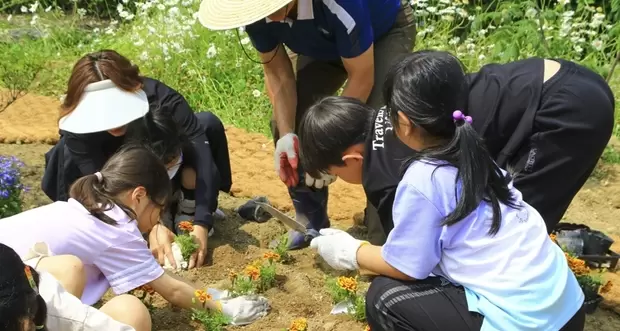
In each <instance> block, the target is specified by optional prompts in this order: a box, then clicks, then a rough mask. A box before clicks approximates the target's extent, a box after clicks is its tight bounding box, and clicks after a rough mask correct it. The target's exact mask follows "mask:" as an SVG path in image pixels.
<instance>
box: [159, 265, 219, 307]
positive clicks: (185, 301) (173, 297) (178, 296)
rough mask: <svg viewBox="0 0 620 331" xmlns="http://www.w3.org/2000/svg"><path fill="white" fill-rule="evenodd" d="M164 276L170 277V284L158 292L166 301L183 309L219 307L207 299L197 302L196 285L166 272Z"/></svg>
mask: <svg viewBox="0 0 620 331" xmlns="http://www.w3.org/2000/svg"><path fill="white" fill-rule="evenodd" d="M166 276H167V277H170V281H169V282H170V284H169V285H168V286H166V287H165V288H164V290H163V291H162V292H158V293H159V294H160V295H161V296H162V297H163V298H164V299H166V301H168V302H170V303H172V304H173V305H175V306H178V307H181V308H184V309H191V308H195V309H203V308H204V309H216V310H217V309H219V307H218V305H217V303H216V302H215V301H212V300H207V302H205V303H204V304H203V303H201V302H199V301H198V299H197V298H196V297H195V292H196V290H197V289H198V288H197V287H195V286H193V285H191V284H189V283H187V282H186V281H185V280H183V279H181V278H180V277H178V276H176V275H174V274H171V273H166Z"/></svg>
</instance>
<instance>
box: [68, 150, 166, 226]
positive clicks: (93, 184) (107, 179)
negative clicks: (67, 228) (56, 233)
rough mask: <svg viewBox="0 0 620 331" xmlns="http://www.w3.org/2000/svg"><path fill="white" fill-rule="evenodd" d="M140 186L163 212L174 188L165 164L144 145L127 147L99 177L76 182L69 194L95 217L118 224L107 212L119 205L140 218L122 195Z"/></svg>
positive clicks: (115, 156)
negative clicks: (125, 202) (123, 201)
mask: <svg viewBox="0 0 620 331" xmlns="http://www.w3.org/2000/svg"><path fill="white" fill-rule="evenodd" d="M98 175H100V176H101V179H100V178H99V177H98ZM140 186H142V187H144V188H145V189H146V193H147V195H148V197H149V198H150V199H151V201H153V203H155V204H157V205H158V206H160V207H162V210H163V209H164V207H165V206H166V205H167V204H168V202H169V201H170V199H171V195H172V186H171V183H170V179H169V178H168V171H167V170H166V167H165V166H164V164H163V163H162V161H161V160H160V159H159V158H158V157H157V156H156V155H155V154H154V153H153V152H152V151H150V150H149V149H148V148H147V147H145V146H143V145H140V144H127V145H124V146H123V147H122V148H121V149H120V150H119V151H118V152H117V153H116V154H114V155H113V156H112V157H111V158H110V159H109V160H108V161H107V162H106V163H105V165H104V166H103V168H102V169H101V171H100V172H99V174H92V175H86V176H84V177H82V178H80V179H78V180H77V181H75V183H73V185H71V189H70V192H69V195H70V197H71V198H73V199H75V200H77V201H79V202H80V203H81V204H82V205H83V206H84V208H86V209H87V210H88V211H89V212H90V213H91V215H93V216H95V217H97V218H98V219H100V220H101V221H103V222H105V223H107V224H112V225H115V224H116V221H115V220H113V219H112V218H111V217H109V216H107V215H106V214H105V213H104V212H105V211H107V210H110V209H112V208H113V207H114V205H116V206H118V207H119V208H121V209H122V210H123V211H124V212H125V213H127V215H128V216H129V217H131V218H132V219H136V213H135V211H133V210H132V209H131V208H129V207H128V206H126V205H125V204H123V203H122V202H121V201H120V198H119V195H121V194H122V193H125V192H127V191H129V190H133V189H135V188H137V187H140Z"/></svg>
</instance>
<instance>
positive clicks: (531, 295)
mask: <svg viewBox="0 0 620 331" xmlns="http://www.w3.org/2000/svg"><path fill="white" fill-rule="evenodd" d="M387 77H388V78H387V79H386V85H385V86H386V98H385V100H387V109H389V117H390V121H391V123H394V133H395V134H396V135H397V137H398V138H399V139H400V140H401V141H402V142H403V143H404V144H405V145H407V146H408V147H409V148H411V149H412V150H415V151H416V152H415V153H412V155H411V156H410V157H409V159H408V160H406V162H405V164H404V167H403V170H404V175H403V177H402V180H401V181H400V183H399V184H398V188H397V190H396V195H395V199H394V206H393V218H394V229H393V230H392V231H391V232H390V234H389V236H388V238H387V241H386V243H385V245H383V246H374V245H370V244H368V243H364V242H361V241H359V240H357V239H354V238H353V237H351V236H350V235H349V234H347V233H346V232H343V231H339V230H334V229H329V230H323V231H322V233H321V234H323V236H319V237H317V238H315V239H314V240H313V241H312V244H311V246H312V247H313V248H316V249H317V250H318V252H319V254H320V255H321V256H322V257H323V258H324V259H325V260H326V261H327V263H328V264H330V265H331V266H332V267H334V268H336V269H357V268H362V269H367V270H369V271H371V272H374V273H376V274H378V275H379V276H378V277H377V278H375V279H374V280H373V282H372V284H371V287H370V289H369V291H368V294H367V301H366V314H367V318H368V322H369V324H370V328H371V329H373V330H502V331H509V330H540V331H543V330H548V331H552V330H554V331H555V330H583V327H584V323H585V315H584V314H585V313H584V311H583V310H582V309H581V307H582V304H583V301H584V295H583V292H582V291H581V289H580V287H579V284H578V283H577V279H576V278H575V276H574V275H573V273H572V272H571V270H570V269H569V267H568V264H567V262H566V258H565V256H564V253H563V252H562V250H561V249H560V247H559V246H557V245H556V244H555V243H553V242H552V241H551V240H550V238H549V236H548V235H547V231H546V227H545V223H544V221H543V219H542V217H541V216H540V214H539V213H538V212H537V211H536V210H535V209H534V208H532V207H531V206H530V205H528V204H527V203H526V202H524V201H523V199H522V196H521V193H520V192H519V191H518V190H517V189H515V188H514V187H513V186H512V182H511V178H510V176H509V175H508V174H507V173H506V172H505V171H503V170H502V169H500V168H499V167H498V166H497V164H496V163H495V162H494V160H493V158H492V157H491V156H490V154H489V152H488V151H487V149H486V147H485V145H484V143H483V141H482V139H481V138H480V136H479V135H478V134H477V133H476V131H475V130H474V128H473V127H472V122H473V121H476V118H472V117H470V116H466V115H464V114H463V112H462V111H460V109H463V107H464V106H465V105H466V103H467V98H468V94H469V89H468V84H467V79H466V76H465V73H464V71H463V68H462V66H461V63H460V62H459V60H458V59H456V58H455V57H454V56H452V55H450V54H449V53H445V52H425V53H417V54H414V55H411V56H409V57H407V58H406V59H405V60H403V61H402V62H400V63H398V64H397V65H396V66H394V67H393V68H392V70H391V71H390V73H389V74H388V76H387Z"/></svg>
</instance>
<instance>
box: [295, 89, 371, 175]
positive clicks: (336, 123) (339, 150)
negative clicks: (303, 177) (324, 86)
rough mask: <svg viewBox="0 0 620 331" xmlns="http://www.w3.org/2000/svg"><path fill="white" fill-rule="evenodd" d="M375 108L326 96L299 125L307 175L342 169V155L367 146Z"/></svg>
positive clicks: (303, 164)
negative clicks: (347, 151) (361, 146)
mask: <svg viewBox="0 0 620 331" xmlns="http://www.w3.org/2000/svg"><path fill="white" fill-rule="evenodd" d="M373 114H374V109H373V108H372V107H370V106H368V105H366V104H364V103H363V102H361V101H359V100H358V99H355V98H350V97H334V96H330V97H326V98H323V99H321V100H319V101H318V102H317V103H315V104H314V105H312V106H311V107H310V108H308V110H307V111H306V113H305V114H304V116H303V117H302V119H301V123H300V126H299V130H298V131H299V144H300V147H299V152H300V153H299V154H300V159H301V166H302V168H303V169H304V171H305V172H307V173H308V174H309V175H310V176H313V177H315V178H319V177H320V173H322V172H326V171H327V169H328V168H329V167H330V166H342V165H344V161H342V154H343V153H344V152H345V151H346V150H347V149H348V148H349V147H351V146H353V145H356V144H360V143H363V142H364V140H365V139H366V136H367V134H368V131H369V129H370V128H369V125H372V120H373Z"/></svg>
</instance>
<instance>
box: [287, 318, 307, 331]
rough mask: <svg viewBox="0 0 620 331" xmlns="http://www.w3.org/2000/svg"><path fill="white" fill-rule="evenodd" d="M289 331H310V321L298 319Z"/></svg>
mask: <svg viewBox="0 0 620 331" xmlns="http://www.w3.org/2000/svg"><path fill="white" fill-rule="evenodd" d="M288 329H289V331H306V330H308V321H307V320H306V319H305V318H303V317H302V318H298V319H296V320H294V321H293V323H291V327H290V328H288Z"/></svg>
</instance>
